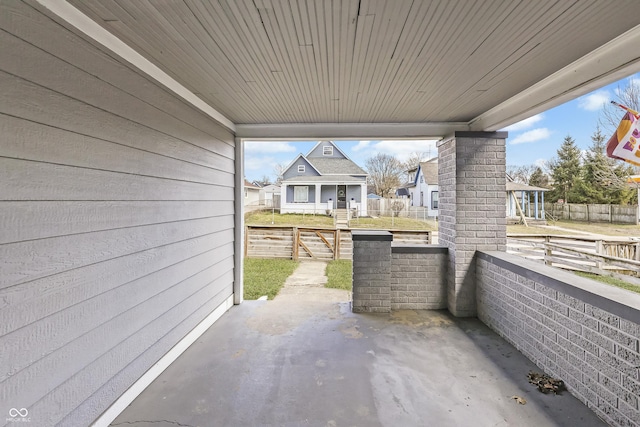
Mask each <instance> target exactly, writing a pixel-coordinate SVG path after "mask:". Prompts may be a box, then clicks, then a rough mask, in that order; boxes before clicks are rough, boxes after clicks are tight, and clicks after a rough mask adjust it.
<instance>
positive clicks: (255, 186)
mask: <svg viewBox="0 0 640 427" xmlns="http://www.w3.org/2000/svg"><path fill="white" fill-rule="evenodd" d="M244 187H245V188H253V189H255V190H260V188H261V187H260V186H259V185H255V184H254V183H252V182H249V181H247V180H246V179H245V180H244Z"/></svg>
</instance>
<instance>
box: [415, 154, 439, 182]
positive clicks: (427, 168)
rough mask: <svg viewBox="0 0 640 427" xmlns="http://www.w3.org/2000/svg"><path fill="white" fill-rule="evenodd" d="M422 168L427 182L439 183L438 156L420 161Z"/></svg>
mask: <svg viewBox="0 0 640 427" xmlns="http://www.w3.org/2000/svg"><path fill="white" fill-rule="evenodd" d="M420 169H421V170H422V175H424V182H426V183H427V184H433V185H438V158H437V157H434V158H433V159H430V160H427V161H426V162H420ZM416 178H417V176H416Z"/></svg>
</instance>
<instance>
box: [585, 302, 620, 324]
mask: <svg viewBox="0 0 640 427" xmlns="http://www.w3.org/2000/svg"><path fill="white" fill-rule="evenodd" d="M584 312H585V314H587V315H588V316H591V317H594V318H596V319H598V320H600V321H602V322H603V323H606V324H608V325H611V326H615V327H616V328H618V327H620V318H619V317H618V316H614V315H613V314H611V313H608V312H606V311H604V310H601V309H599V308H597V307H594V306H592V305H590V304H585V306H584Z"/></svg>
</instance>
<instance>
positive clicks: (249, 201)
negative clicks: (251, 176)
mask: <svg viewBox="0 0 640 427" xmlns="http://www.w3.org/2000/svg"><path fill="white" fill-rule="evenodd" d="M244 205H245V206H251V207H257V206H261V205H264V191H263V190H262V188H261V187H260V186H258V185H256V184H253V183H251V182H249V181H247V180H246V179H245V180H244Z"/></svg>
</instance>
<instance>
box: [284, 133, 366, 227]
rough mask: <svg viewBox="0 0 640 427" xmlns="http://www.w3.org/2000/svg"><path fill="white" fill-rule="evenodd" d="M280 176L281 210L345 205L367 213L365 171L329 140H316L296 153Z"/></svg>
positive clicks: (310, 210) (309, 210)
mask: <svg viewBox="0 0 640 427" xmlns="http://www.w3.org/2000/svg"><path fill="white" fill-rule="evenodd" d="M282 178H283V179H282V183H281V190H280V194H281V196H280V200H281V206H280V212H282V213H326V212H327V210H333V209H347V208H349V209H355V210H356V212H357V214H358V215H359V216H364V215H367V173H366V172H365V171H364V170H363V169H362V168H361V167H360V166H358V165H357V164H355V163H354V162H353V161H352V160H351V159H350V158H349V157H348V156H347V155H346V154H345V153H344V152H343V151H342V150H340V148H338V146H336V145H335V144H334V143H333V142H332V141H320V142H318V143H317V144H316V145H315V146H314V147H313V148H312V149H311V151H309V152H308V153H307V154H306V155H302V154H300V155H298V157H296V158H295V159H294V160H293V161H292V162H291V163H290V164H289V166H287V168H286V169H285V171H284V173H283V175H282Z"/></svg>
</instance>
